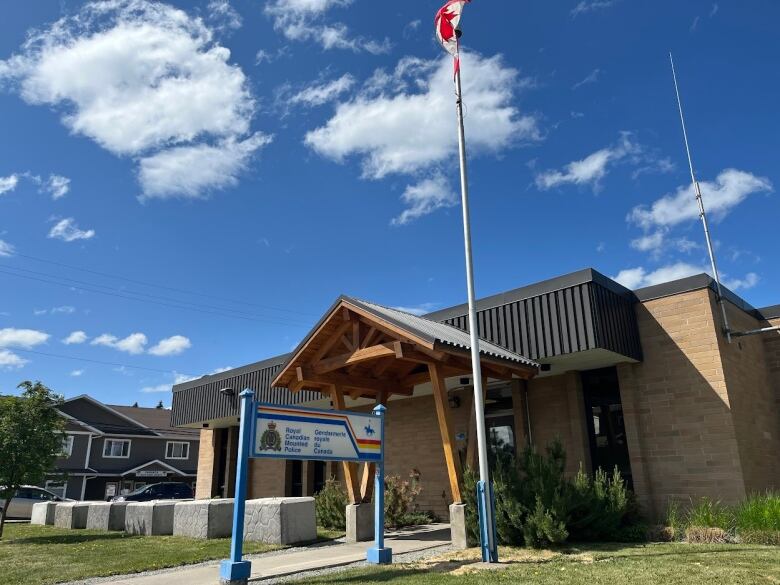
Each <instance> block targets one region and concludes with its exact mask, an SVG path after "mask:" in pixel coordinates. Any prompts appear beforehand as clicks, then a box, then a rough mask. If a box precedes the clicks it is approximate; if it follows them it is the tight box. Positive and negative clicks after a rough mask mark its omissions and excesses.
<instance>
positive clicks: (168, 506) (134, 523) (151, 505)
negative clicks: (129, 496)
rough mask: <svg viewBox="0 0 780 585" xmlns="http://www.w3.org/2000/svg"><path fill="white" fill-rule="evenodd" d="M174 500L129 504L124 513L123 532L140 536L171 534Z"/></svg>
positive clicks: (175, 502)
mask: <svg viewBox="0 0 780 585" xmlns="http://www.w3.org/2000/svg"><path fill="white" fill-rule="evenodd" d="M177 503H178V502H177V501H176V500H155V501H153V502H130V503H129V504H128V505H127V509H126V511H125V532H127V533H128V534H140V535H142V536H163V535H169V534H173V511H174V508H175V506H176V504H177Z"/></svg>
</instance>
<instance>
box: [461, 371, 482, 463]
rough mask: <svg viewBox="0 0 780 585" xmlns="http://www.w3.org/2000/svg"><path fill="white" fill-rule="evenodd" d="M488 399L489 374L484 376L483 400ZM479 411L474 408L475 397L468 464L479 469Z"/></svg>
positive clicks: (472, 408)
mask: <svg viewBox="0 0 780 585" xmlns="http://www.w3.org/2000/svg"><path fill="white" fill-rule="evenodd" d="M486 399H487V376H482V400H486ZM477 463H478V462H477V413H476V412H475V408H474V398H473V397H472V399H471V414H470V415H469V438H468V443H466V466H467V467H468V468H469V469H471V470H472V471H477Z"/></svg>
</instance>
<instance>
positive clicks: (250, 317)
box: [0, 264, 308, 327]
mask: <svg viewBox="0 0 780 585" xmlns="http://www.w3.org/2000/svg"><path fill="white" fill-rule="evenodd" d="M4 269H5V270H4ZM11 271H17V272H11ZM18 272H26V273H29V274H35V275H38V276H30V275H29V274H19V273H18ZM0 273H1V274H7V275H9V276H14V277H16V278H24V279H27V280H33V281H37V282H43V283H46V284H54V285H57V286H61V287H65V288H69V289H76V290H81V291H85V292H91V293H95V294H102V295H106V296H110V297H116V298H121V299H127V300H132V301H137V302H141V303H151V304H154V305H160V306H164V307H171V308H175V309H185V310H189V311H195V312H198V313H204V314H210V315H217V316H221V317H231V318H234V319H243V320H245V321H256V322H265V323H273V324H276V325H295V326H298V327H306V326H308V324H305V323H301V322H297V321H291V320H289V319H284V318H283V317H279V318H269V317H264V316H262V315H255V314H253V313H246V312H243V311H238V310H236V309H227V308H220V307H214V306H212V305H202V304H199V303H192V302H190V301H179V300H177V299H172V298H170V297H160V296H157V295H151V294H149V293H141V292H135V291H126V290H123V289H117V288H113V287H108V286H105V285H101V284H94V283H88V282H85V281H80V280H76V279H72V278H67V277H64V276H56V275H52V274H47V273H45V272H37V271H34V270H27V269H24V268H17V267H15V266H8V265H5V264H0ZM42 277H45V278H42ZM51 279H58V280H64V281H67V282H57V280H51ZM69 283H77V284H69ZM89 287H98V288H105V289H107V290H96V289H95V288H89ZM109 291H110V292H109ZM139 297H148V298H139ZM157 299H160V300H157Z"/></svg>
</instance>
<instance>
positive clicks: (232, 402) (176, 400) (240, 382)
mask: <svg viewBox="0 0 780 585" xmlns="http://www.w3.org/2000/svg"><path fill="white" fill-rule="evenodd" d="M281 367H282V364H276V365H274V366H270V367H267V368H262V369H258V370H255V371H253V372H245V373H242V374H240V375H237V376H233V377H230V378H223V379H221V380H217V381H214V382H209V383H206V384H203V385H201V386H196V387H194V388H189V389H186V390H180V391H178V392H174V393H173V405H172V409H171V422H172V423H173V425H174V426H181V425H187V424H193V423H199V422H202V421H209V420H217V419H221V418H229V417H238V414H239V398H238V393H239V392H240V391H241V390H244V389H246V388H250V389H252V390H254V392H255V397H256V399H257V400H259V401H260V402H270V403H273V404H281V405H288V406H289V405H294V404H301V403H303V402H310V401H313V400H320V399H321V398H322V394H320V393H319V392H311V391H306V390H302V391H300V392H297V393H295V394H293V393H292V392H290V391H289V390H287V388H272V387H271V381H272V380H273V379H274V377H275V376H276V373H277V372H278V371H279V370H280V369H281ZM222 388H233V389H234V390H235V396H225V395H223V394H222V393H220V390H221V389H222Z"/></svg>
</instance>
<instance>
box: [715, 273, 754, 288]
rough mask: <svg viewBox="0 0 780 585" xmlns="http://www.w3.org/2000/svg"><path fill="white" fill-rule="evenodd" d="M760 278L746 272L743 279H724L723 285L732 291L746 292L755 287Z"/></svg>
mask: <svg viewBox="0 0 780 585" xmlns="http://www.w3.org/2000/svg"><path fill="white" fill-rule="evenodd" d="M760 280H761V278H760V277H759V276H758V274H756V273H755V272H748V273H747V274H746V275H745V277H744V278H724V279H723V284H724V286H725V287H726V288H729V289H731V290H733V291H738V290H748V289H751V288H753V287H754V286H756V285H757V284H758V283H759V281H760Z"/></svg>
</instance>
